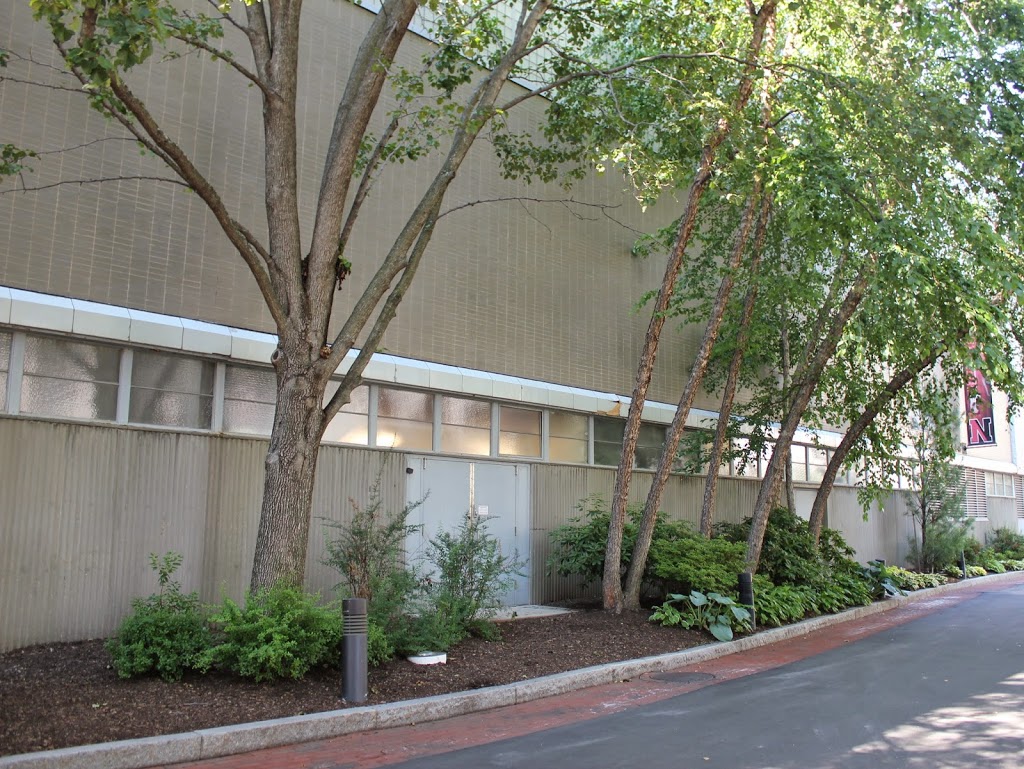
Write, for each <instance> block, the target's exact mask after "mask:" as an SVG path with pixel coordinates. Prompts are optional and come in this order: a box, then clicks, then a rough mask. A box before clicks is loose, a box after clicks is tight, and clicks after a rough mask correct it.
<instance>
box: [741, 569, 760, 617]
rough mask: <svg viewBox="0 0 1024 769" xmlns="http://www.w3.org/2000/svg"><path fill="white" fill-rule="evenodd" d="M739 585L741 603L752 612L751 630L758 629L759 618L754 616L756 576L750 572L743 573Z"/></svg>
mask: <svg viewBox="0 0 1024 769" xmlns="http://www.w3.org/2000/svg"><path fill="white" fill-rule="evenodd" d="M739 585H740V603H741V604H743V605H744V606H745V607H747V611H749V612H750V629H751V630H753V629H754V628H755V627H757V618H756V617H755V616H754V575H753V574H751V573H750V572H749V571H741V572H740V574H739Z"/></svg>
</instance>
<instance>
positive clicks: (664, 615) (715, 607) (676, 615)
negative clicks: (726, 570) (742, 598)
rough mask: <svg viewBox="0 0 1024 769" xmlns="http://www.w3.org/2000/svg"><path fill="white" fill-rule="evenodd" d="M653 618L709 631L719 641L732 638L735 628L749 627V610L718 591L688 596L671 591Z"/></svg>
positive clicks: (671, 625) (669, 624)
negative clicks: (677, 605) (677, 606)
mask: <svg viewBox="0 0 1024 769" xmlns="http://www.w3.org/2000/svg"><path fill="white" fill-rule="evenodd" d="M676 604H679V608H676ZM650 619H651V622H659V623H661V624H662V625H665V626H666V627H685V628H690V629H691V630H692V629H694V628H698V629H702V630H707V631H709V632H710V633H711V635H713V636H714V637H715V638H717V639H718V640H719V641H731V640H732V637H733V629H736V630H749V629H750V612H749V611H747V610H746V609H745V608H744V607H742V606H737V605H736V602H735V601H734V600H733V599H732V598H729V597H728V596H724V595H719V594H718V593H708V594H707V595H704V594H703V593H701V592H700V591H698V590H692V591H690V594H689V595H679V594H677V593H670V594H669V595H668V596H667V600H666V601H665V603H663V604H662V605H661V606H659V607H657V608H656V609H655V610H654V612H653V613H652V614H651V617H650Z"/></svg>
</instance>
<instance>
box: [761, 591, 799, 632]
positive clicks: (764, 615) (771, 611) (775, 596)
mask: <svg viewBox="0 0 1024 769" xmlns="http://www.w3.org/2000/svg"><path fill="white" fill-rule="evenodd" d="M754 607H755V612H754V616H755V617H756V619H757V622H758V624H759V625H763V626H766V627H779V626H780V625H786V624H788V623H790V622H797V621H799V620H802V619H803V618H804V616H805V615H806V614H807V606H806V604H805V603H804V594H803V593H802V592H801V591H800V590H798V589H797V588H795V587H792V586H791V585H777V586H776V585H772V586H771V587H768V588H764V589H761V590H759V591H757V592H755V593H754Z"/></svg>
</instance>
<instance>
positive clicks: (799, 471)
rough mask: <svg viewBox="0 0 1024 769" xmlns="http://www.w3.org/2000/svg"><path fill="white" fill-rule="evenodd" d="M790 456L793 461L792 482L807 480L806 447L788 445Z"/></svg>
mask: <svg viewBox="0 0 1024 769" xmlns="http://www.w3.org/2000/svg"><path fill="white" fill-rule="evenodd" d="M790 456H791V457H792V459H793V462H792V467H793V480H794V481H806V480H807V447H806V446H800V445H798V444H796V443H794V444H791V445H790Z"/></svg>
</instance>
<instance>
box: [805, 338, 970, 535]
mask: <svg viewBox="0 0 1024 769" xmlns="http://www.w3.org/2000/svg"><path fill="white" fill-rule="evenodd" d="M966 335H967V334H966V332H964V331H960V332H958V333H957V334H956V335H955V337H954V339H955V340H956V341H959V340H960V339H962V338H963V337H965V336H966ZM947 349H949V345H947V344H945V343H942V344H939V345H936V346H935V347H934V348H932V350H931V352H929V353H928V354H927V355H925V356H924V357H923V358H921V359H920V360H918V361H915V362H914V363H912V364H910V365H909V366H906V367H905V368H903V369H901V370H900V371H898V372H897V373H896V374H894V375H893V376H892V378H891V379H890V380H889V382H888V384H886V386H885V388H884V389H883V390H882V391H881V392H880V393H878V395H876V396H875V397H874V399H873V400H872V401H871V402H870V403H869V404H868V405H867V406H865V407H864V410H863V411H861V413H860V416H858V417H857V419H856V420H855V421H854V422H853V423H852V424H851V425H850V427H849V429H848V430H847V431H846V435H844V436H843V440H842V441H841V442H840V443H839V445H838V446H837V447H836V450H835V451H834V452H832V458H831V459H830V460H829V463H828V467H826V468H825V477H824V478H822V480H821V486H819V487H818V494H817V496H815V498H814V506H813V507H811V519H810V528H811V535H812V536H813V537H814V542H815V544H817V542H818V539H819V538H820V537H821V529H822V526H823V525H824V523H825V512H826V511H827V509H828V498H829V495H830V494H831V493H832V487H833V486H834V485H835V482H836V478H837V477H838V475H839V469H840V468H841V467H842V466H843V463H844V462H846V457H847V456H849V454H850V451H851V450H852V449H853V446H854V444H856V443H857V441H858V440H860V437H861V436H862V435H863V434H864V431H865V430H867V428H868V427H869V426H870V425H871V423H872V422H873V421H874V420H875V417H877V416H878V415H879V414H880V413H881V411H882V409H884V408H885V407H886V405H888V404H889V402H890V401H892V399H893V398H895V397H896V395H897V394H898V393H899V392H900V390H902V389H903V388H904V387H906V386H907V385H908V384H910V383H911V382H912V381H914V379H916V378H917V376H918V375H919V374H920V373H921V372H923V371H924V370H925V369H928V368H930V367H931V366H933V365H934V364H935V362H936V361H937V360H938V359H939V357H940V356H941V355H942V354H943V353H944V352H945V351H946V350H947Z"/></svg>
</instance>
